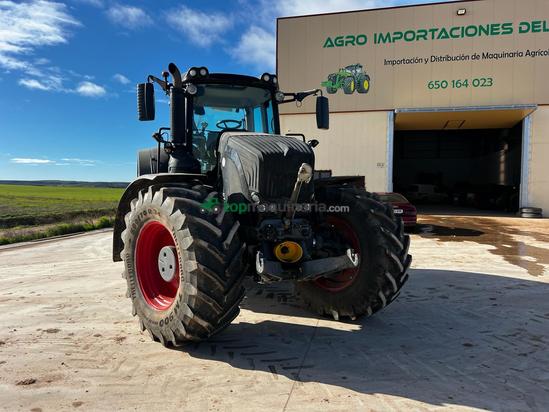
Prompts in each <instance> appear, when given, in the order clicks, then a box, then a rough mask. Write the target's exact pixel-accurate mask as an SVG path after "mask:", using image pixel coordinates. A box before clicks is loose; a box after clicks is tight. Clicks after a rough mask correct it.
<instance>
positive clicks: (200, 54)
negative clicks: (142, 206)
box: [0, 0, 429, 181]
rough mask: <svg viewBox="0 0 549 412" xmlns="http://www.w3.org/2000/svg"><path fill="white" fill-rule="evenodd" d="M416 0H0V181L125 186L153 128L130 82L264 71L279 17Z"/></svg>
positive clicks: (161, 113) (164, 111) (160, 113)
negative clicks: (139, 116)
mask: <svg viewBox="0 0 549 412" xmlns="http://www.w3.org/2000/svg"><path fill="white" fill-rule="evenodd" d="M427 2H429V1H421V0H393V1H377V0H324V1H322V0H318V1H317V0H299V1H290V0H279V1H266V0H256V1H252V0H237V1H217V0H214V1H170V0H162V1H158V0H156V1H155V0H134V1H125V2H119V1H111V0H66V1H46V0H29V1H10V0H0V90H1V92H0V180H5V179H19V180H37V179H61V180H86V181H130V180H132V179H133V178H134V177H135V159H136V152H137V150H138V149H140V148H144V147H149V146H152V145H153V140H152V139H151V137H150V136H151V133H152V131H153V128H157V127H159V126H161V125H168V116H167V115H168V105H165V104H162V103H160V104H157V120H156V121H155V122H146V123H140V122H138V121H137V120H136V107H135V106H136V103H135V84H136V83H138V82H142V81H144V80H145V78H146V76H147V75H148V74H155V75H159V74H160V73H161V71H162V70H164V69H166V67H167V64H168V63H169V62H171V61H173V62H175V63H176V64H177V65H178V66H179V67H180V68H181V69H182V70H184V69H185V68H188V67H189V66H192V65H195V66H207V67H208V68H209V69H210V71H218V72H234V73H245V74H252V75H259V74H261V73H263V72H265V71H274V62H275V35H274V32H275V20H276V18H277V17H279V16H290V15H302V14H311V13H322V12H330V11H343V10H353V9H367V8H375V7H383V6H393V5H403V4H419V3H427Z"/></svg>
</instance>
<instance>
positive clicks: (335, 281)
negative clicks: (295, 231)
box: [314, 216, 362, 293]
mask: <svg viewBox="0 0 549 412" xmlns="http://www.w3.org/2000/svg"><path fill="white" fill-rule="evenodd" d="M326 222H327V223H328V224H329V225H330V226H332V227H333V228H334V230H335V231H337V232H338V233H340V234H341V236H342V237H343V239H345V241H346V242H347V243H348V244H349V246H350V247H351V248H353V249H354V251H355V252H356V253H358V256H359V258H360V259H362V254H361V253H360V241H359V240H358V236H357V234H356V232H355V231H354V229H353V227H352V226H351V224H350V223H349V222H347V221H346V220H345V219H342V218H340V217H336V216H328V218H327V219H326ZM361 264H362V261H361V263H360V264H359V265H358V267H356V268H353V269H345V270H343V271H341V272H340V273H339V275H337V276H332V277H329V278H318V279H316V280H315V281H314V283H315V285H316V286H318V287H319V288H321V289H324V290H327V291H328V292H332V293H335V292H340V291H342V290H344V289H347V288H348V287H349V286H351V285H352V284H353V283H354V281H355V280H356V278H357V276H358V271H359V269H360V265H361Z"/></svg>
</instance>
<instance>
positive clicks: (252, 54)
mask: <svg viewBox="0 0 549 412" xmlns="http://www.w3.org/2000/svg"><path fill="white" fill-rule="evenodd" d="M275 44H276V39H275V35H274V33H273V32H270V31H267V30H265V29H263V28H261V27H258V26H252V27H250V28H249V29H248V31H246V32H245V33H244V34H243V35H242V37H241V38H240V41H239V43H238V45H237V47H236V48H235V49H234V50H233V51H232V54H233V57H234V58H236V59H237V60H238V61H239V62H241V63H245V64H249V65H251V66H254V67H255V68H258V69H260V70H265V71H270V72H272V71H274V68H275V61H276V46H275Z"/></svg>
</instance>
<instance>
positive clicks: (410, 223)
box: [377, 193, 417, 229]
mask: <svg viewBox="0 0 549 412" xmlns="http://www.w3.org/2000/svg"><path fill="white" fill-rule="evenodd" d="M377 195H378V196H379V198H380V199H381V201H382V202H384V203H389V204H390V205H392V206H393V212H394V213H395V216H400V217H401V218H402V222H403V223H404V226H405V227H406V228H410V229H411V228H414V227H415V226H416V224H417V209H416V208H415V206H414V205H413V204H411V203H410V202H409V201H408V199H406V198H405V197H404V196H402V195H401V194H400V193H377Z"/></svg>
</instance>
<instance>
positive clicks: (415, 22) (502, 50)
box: [277, 0, 549, 213]
mask: <svg viewBox="0 0 549 412" xmlns="http://www.w3.org/2000/svg"><path fill="white" fill-rule="evenodd" d="M277 74H278V76H279V81H280V84H281V87H282V89H283V90H288V91H293V90H303V89H314V88H321V89H322V91H323V93H324V95H326V96H328V97H329V98H330V112H331V119H330V121H331V127H330V130H327V131H319V130H316V128H315V121H314V111H315V108H314V101H310V102H304V103H303V106H302V107H297V106H296V105H293V104H288V105H284V106H282V107H281V114H282V116H281V119H282V120H281V127H282V132H286V133H287V132H294V133H295V132H302V133H305V134H306V135H307V136H310V137H315V138H317V139H318V140H319V141H320V145H319V146H318V147H317V148H316V149H315V150H316V153H317V164H316V168H317V169H331V170H333V172H334V174H346V175H356V174H360V175H364V176H365V178H366V185H367V189H368V190H370V191H400V192H403V193H405V194H408V195H409V196H410V197H412V198H414V199H418V200H419V201H424V202H427V203H429V202H430V203H436V204H440V205H448V206H454V205H459V206H466V207H474V208H481V209H486V210H497V211H507V212H514V211H516V210H517V209H518V207H519V206H520V207H526V206H535V207H542V208H543V209H544V213H548V212H549V178H548V176H549V2H548V1H547V0H474V1H460V2H448V3H436V4H426V5H417V6H404V7H395V8H383V9H372V10H364V11H353V12H341V13H330V14H321V15H311V16H300V17H286V18H280V19H278V22H277Z"/></svg>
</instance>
